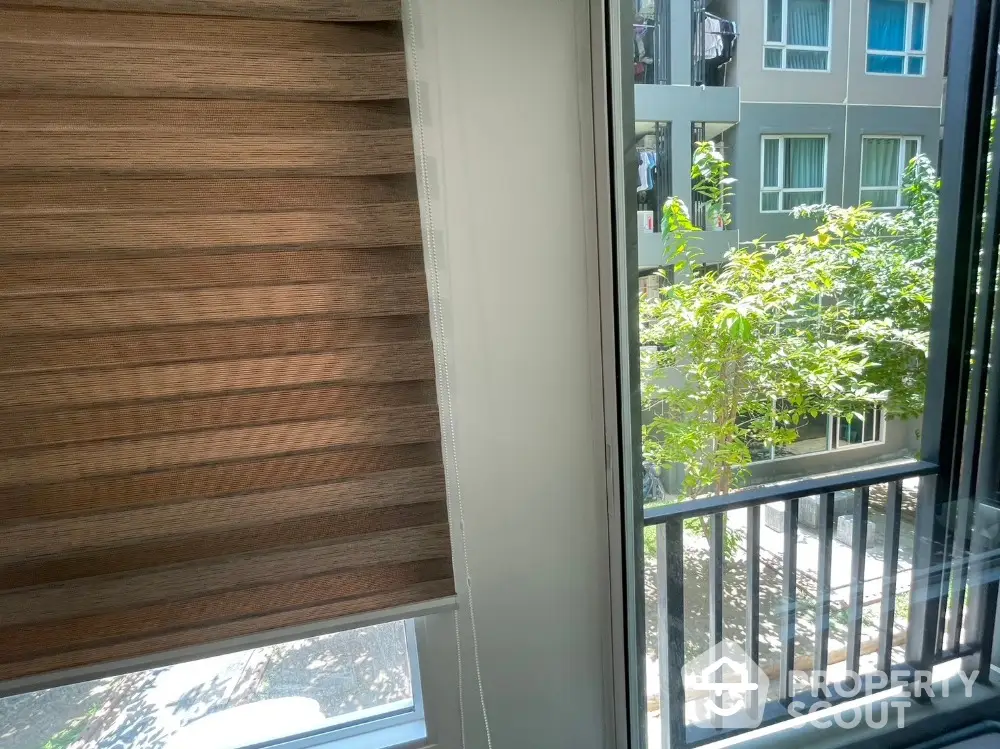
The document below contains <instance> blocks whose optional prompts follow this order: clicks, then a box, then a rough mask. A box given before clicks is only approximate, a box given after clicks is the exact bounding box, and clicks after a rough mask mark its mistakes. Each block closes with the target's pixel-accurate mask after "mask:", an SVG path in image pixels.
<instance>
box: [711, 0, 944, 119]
mask: <svg viewBox="0 0 1000 749" xmlns="http://www.w3.org/2000/svg"><path fill="white" fill-rule="evenodd" d="M715 7H716V6H713V8H715ZM718 9H719V11H720V14H721V13H723V12H724V13H726V14H727V17H729V18H733V19H734V20H735V21H736V22H737V24H738V26H739V33H740V38H739V45H738V48H737V53H736V59H735V60H734V62H733V63H731V64H730V68H731V79H732V80H733V82H734V83H735V85H738V86H740V87H741V88H742V89H743V101H744V102H773V101H776V102H813V103H825V104H843V103H844V102H845V100H846V101H847V102H849V103H851V104H853V103H863V104H887V105H894V106H940V104H941V87H942V84H943V80H944V78H943V77H944V50H945V40H946V37H947V26H948V14H949V11H950V3H949V2H948V1H947V0H931V2H930V8H929V11H930V22H929V26H928V36H927V42H928V44H927V49H928V55H927V62H926V67H925V74H924V75H923V76H920V77H911V76H901V75H893V76H885V75H870V74H868V73H866V72H865V52H866V48H867V40H868V0H832V2H831V22H832V27H831V34H830V65H829V67H830V70H829V72H813V71H793V70H765V69H764V52H763V47H764V9H765V0H743V1H742V2H739V3H736V2H730V1H728V0H727V2H725V3H722V4H720V5H718Z"/></svg>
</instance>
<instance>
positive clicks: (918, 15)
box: [910, 3, 927, 52]
mask: <svg viewBox="0 0 1000 749" xmlns="http://www.w3.org/2000/svg"><path fill="white" fill-rule="evenodd" d="M926 25H927V5H926V4H924V3H914V4H913V28H912V29H911V31H910V49H912V50H914V51H916V52H923V51H924V26H926Z"/></svg>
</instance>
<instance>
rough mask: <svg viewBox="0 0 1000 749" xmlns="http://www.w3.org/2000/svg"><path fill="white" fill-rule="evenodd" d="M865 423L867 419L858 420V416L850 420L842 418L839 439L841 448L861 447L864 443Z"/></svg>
mask: <svg viewBox="0 0 1000 749" xmlns="http://www.w3.org/2000/svg"><path fill="white" fill-rule="evenodd" d="M865 421H866V419H864V418H858V416H853V417H851V418H850V419H848V418H847V417H846V416H843V417H841V418H840V430H839V433H838V439H839V444H840V446H841V447H843V446H845V445H860V444H861V443H862V442H864V429H865Z"/></svg>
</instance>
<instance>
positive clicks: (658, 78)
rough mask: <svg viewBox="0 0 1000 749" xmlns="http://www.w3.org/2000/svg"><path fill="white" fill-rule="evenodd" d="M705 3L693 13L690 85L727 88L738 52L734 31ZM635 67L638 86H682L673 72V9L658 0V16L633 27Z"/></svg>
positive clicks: (696, 2) (695, 6)
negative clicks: (729, 66)
mask: <svg viewBox="0 0 1000 749" xmlns="http://www.w3.org/2000/svg"><path fill="white" fill-rule="evenodd" d="M703 5H704V3H701V2H699V0H693V2H692V9H691V29H690V33H691V83H692V84H693V85H695V86H722V85H725V66H726V64H728V63H729V62H731V61H732V59H733V55H734V54H735V50H736V33H735V27H734V26H733V24H732V23H730V22H729V21H727V20H726V19H722V18H719V17H718V16H716V15H714V14H712V13H709V12H708V11H707V10H705V8H704V7H703ZM632 33H633V35H634V37H635V38H634V39H633V52H634V56H633V60H632V62H633V65H634V66H635V82H636V83H656V84H661V85H664V84H670V83H681V82H683V81H682V80H680V79H679V77H678V76H677V71H673V74H672V73H671V70H670V53H669V50H670V37H671V23H670V8H669V2H668V1H667V0H657V2H656V3H655V13H653V14H651V16H650V17H646V18H643V19H641V20H640V21H638V22H636V23H633V24H632Z"/></svg>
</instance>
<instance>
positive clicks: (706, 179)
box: [691, 140, 736, 226]
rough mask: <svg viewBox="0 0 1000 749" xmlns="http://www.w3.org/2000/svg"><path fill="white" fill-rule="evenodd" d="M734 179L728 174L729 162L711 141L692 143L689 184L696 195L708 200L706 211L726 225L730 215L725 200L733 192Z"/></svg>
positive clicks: (730, 218)
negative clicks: (692, 152) (692, 151)
mask: <svg viewBox="0 0 1000 749" xmlns="http://www.w3.org/2000/svg"><path fill="white" fill-rule="evenodd" d="M734 184H736V179H735V178H733V177H730V176H729V162H728V161H726V160H725V159H724V158H723V156H722V152H721V151H719V150H718V148H717V147H716V145H715V143H714V142H713V141H710V140H708V141H699V142H697V143H695V144H694V154H693V156H692V158H691V186H692V188H693V190H694V192H695V193H696V194H697V195H701V196H702V197H704V198H705V199H706V200H707V201H708V213H709V214H710V215H711V217H712V219H713V221H712V222H713V223H714V220H715V219H718V220H719V221H720V222H721V223H722V225H723V226H728V225H729V223H730V221H732V216H731V215H730V214H729V212H728V211H726V200H727V199H728V198H729V197H730V196H731V195H732V194H733V185H734Z"/></svg>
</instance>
